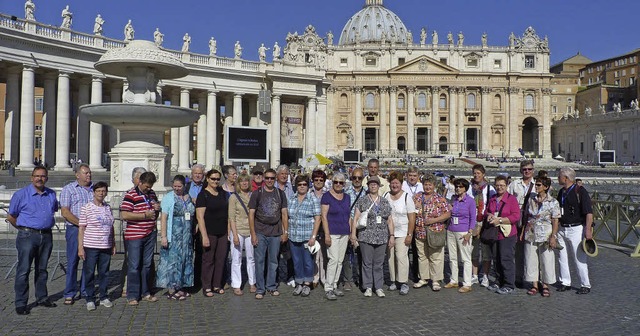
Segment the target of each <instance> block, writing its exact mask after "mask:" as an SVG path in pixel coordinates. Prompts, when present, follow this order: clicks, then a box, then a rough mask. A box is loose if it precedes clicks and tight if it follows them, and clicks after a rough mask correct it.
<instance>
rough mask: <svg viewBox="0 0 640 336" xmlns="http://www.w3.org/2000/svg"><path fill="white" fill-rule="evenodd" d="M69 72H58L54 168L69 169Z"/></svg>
mask: <svg viewBox="0 0 640 336" xmlns="http://www.w3.org/2000/svg"><path fill="white" fill-rule="evenodd" d="M69 112H70V111H69V73H67V72H60V73H59V74H58V106H57V111H56V166H55V167H54V169H55V170H71V167H70V166H69V137H70V136H69Z"/></svg>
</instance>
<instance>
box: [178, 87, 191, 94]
mask: <svg viewBox="0 0 640 336" xmlns="http://www.w3.org/2000/svg"><path fill="white" fill-rule="evenodd" d="M189 91H191V88H186V87H181V88H180V93H189Z"/></svg>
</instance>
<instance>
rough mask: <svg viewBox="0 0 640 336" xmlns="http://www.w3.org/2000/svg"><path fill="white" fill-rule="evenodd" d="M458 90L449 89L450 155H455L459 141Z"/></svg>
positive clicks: (454, 88)
mask: <svg viewBox="0 0 640 336" xmlns="http://www.w3.org/2000/svg"><path fill="white" fill-rule="evenodd" d="M457 103H458V89H457V88H456V87H454V86H451V87H449V153H450V154H455V151H456V149H457V146H456V145H455V143H456V142H459V141H458V118H457V116H458V115H457V113H458V110H457V108H458V104H457Z"/></svg>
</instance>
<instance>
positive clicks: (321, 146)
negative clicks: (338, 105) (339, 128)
mask: <svg viewBox="0 0 640 336" xmlns="http://www.w3.org/2000/svg"><path fill="white" fill-rule="evenodd" d="M316 106H317V108H318V114H317V116H318V118H317V121H316V125H317V130H318V131H317V132H316V152H318V153H320V154H322V155H327V129H328V128H329V127H335V125H334V124H333V123H331V125H329V122H328V120H327V101H326V100H325V99H324V98H319V99H317V103H316ZM323 125H324V127H323Z"/></svg>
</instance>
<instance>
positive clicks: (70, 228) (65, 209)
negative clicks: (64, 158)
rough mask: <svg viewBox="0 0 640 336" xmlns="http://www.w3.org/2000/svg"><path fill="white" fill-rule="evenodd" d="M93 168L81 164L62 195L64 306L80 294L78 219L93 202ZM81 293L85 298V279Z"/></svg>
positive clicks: (81, 283)
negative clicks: (65, 255) (64, 248)
mask: <svg viewBox="0 0 640 336" xmlns="http://www.w3.org/2000/svg"><path fill="white" fill-rule="evenodd" d="M91 186H93V184H92V183H91V168H89V165H88V164H86V163H81V164H79V165H78V167H77V168H76V180H75V181H74V182H71V183H69V184H67V185H66V186H64V188H62V192H61V193H60V212H61V214H62V217H64V219H65V223H66V228H65V239H66V241H67V276H66V284H65V288H64V293H63V295H64V304H65V305H72V304H73V302H74V300H75V296H76V294H77V293H78V284H77V282H78V263H79V262H80V258H79V257H78V230H79V228H78V217H80V209H81V208H82V207H83V206H84V205H85V204H87V203H89V202H91V201H92V200H93V191H91ZM80 292H81V294H82V295H83V296H84V295H85V294H86V293H85V292H84V278H83V277H81V278H80Z"/></svg>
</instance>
